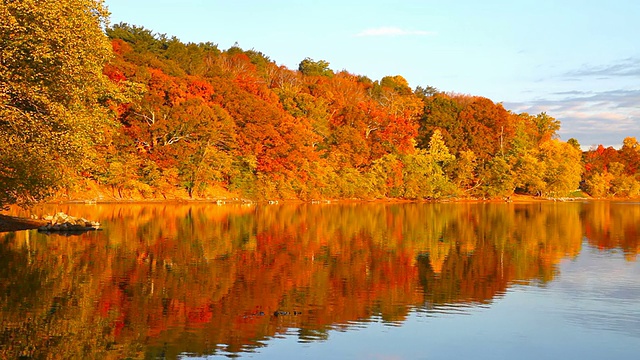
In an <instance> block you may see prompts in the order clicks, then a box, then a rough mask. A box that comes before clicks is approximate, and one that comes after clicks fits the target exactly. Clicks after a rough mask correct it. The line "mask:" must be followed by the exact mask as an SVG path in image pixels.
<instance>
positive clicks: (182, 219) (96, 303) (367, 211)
mask: <svg viewBox="0 0 640 360" xmlns="http://www.w3.org/2000/svg"><path fill="white" fill-rule="evenodd" d="M57 211H64V212H66V213H67V214H70V215H73V216H82V217H85V218H88V219H90V220H96V221H100V222H101V223H102V227H103V230H102V231H97V232H89V233H84V234H81V235H60V234H43V233H38V232H37V231H35V230H32V231H21V232H15V233H1V234H0V307H1V309H0V322H1V324H2V327H1V328H0V358H18V357H20V356H22V357H23V358H107V359H120V358H147V359H153V358H166V359H175V358H186V359H191V358H194V359H207V358H216V357H240V358H252V359H283V358H305V359H328V358H331V359H335V358H342V359H512V358H517V359H566V358H575V359H604V358H609V359H636V358H638V356H639V355H638V354H640V264H639V262H638V253H639V252H640V203H631V202H597V201H593V202H566V203H565V202H563V203H560V202H558V203H554V202H538V203H528V204H521V203H406V204H405V203H403V204H379V203H375V204H369V203H357V204H284V205H240V204H238V205H216V204H210V203H183V204H173V203H146V204H94V205H78V204H76V205H73V204H69V205H46V206H43V207H40V208H37V209H35V212H36V213H38V214H40V215H42V214H53V213H55V212H57ZM12 214H14V215H20V214H21V211H19V210H13V211H12ZM23 215H24V214H23Z"/></svg>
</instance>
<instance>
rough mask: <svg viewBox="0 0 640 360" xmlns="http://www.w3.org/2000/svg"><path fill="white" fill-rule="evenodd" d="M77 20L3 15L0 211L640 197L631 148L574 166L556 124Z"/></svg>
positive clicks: (32, 12) (313, 67)
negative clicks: (175, 203) (54, 202)
mask: <svg viewBox="0 0 640 360" xmlns="http://www.w3.org/2000/svg"><path fill="white" fill-rule="evenodd" d="M62 3H68V1H65V2H62ZM78 3H80V4H81V5H76V6H75V7H76V8H77V9H75V10H73V11H76V12H77V13H78V14H77V15H76V18H77V19H79V20H77V22H76V21H74V20H72V19H68V18H63V19H61V20H60V21H59V22H55V23H52V22H50V21H48V20H47V19H51V18H55V17H56V16H57V15H56V14H58V15H59V12H61V11H66V12H68V11H71V10H70V9H69V6H67V5H64V4H63V5H59V7H57V6H54V5H52V6H49V8H44V7H40V8H39V7H38V6H37V5H29V4H27V3H24V4H16V3H11V4H10V5H6V6H3V8H2V10H1V11H2V14H1V15H2V17H3V18H7V19H10V21H8V22H4V21H3V23H2V25H1V27H0V41H1V42H2V43H1V44H0V47H1V48H2V59H1V61H2V66H1V67H0V82H1V83H0V106H1V107H0V130H1V131H0V143H1V144H2V146H1V147H0V164H2V166H0V188H2V189H3V190H4V191H2V192H1V193H0V205H9V204H15V203H18V204H30V203H33V202H35V201H39V200H42V199H45V198H47V197H49V196H51V195H54V196H57V197H69V198H80V199H94V200H95V199H100V200H113V199H176V198H183V199H185V198H194V199H227V198H242V199H251V200H280V199H285V200H287V199H297V200H305V201H314V200H331V199H367V200H368V199H389V198H395V199H409V200H423V199H447V198H476V199H495V198H505V197H509V196H511V195H513V194H523V195H532V196H539V197H552V198H558V197H566V196H585V195H584V194H588V195H590V196H593V197H599V198H602V197H635V196H638V195H639V194H640V182H639V181H640V173H639V169H638V166H639V165H640V147H639V145H638V142H637V141H636V139H635V138H633V137H628V138H626V139H624V145H623V146H622V148H621V149H614V148H612V147H609V148H605V147H603V146H599V147H597V148H596V147H593V148H592V149H590V150H589V151H586V152H583V151H582V150H581V146H580V144H579V143H578V142H577V141H576V140H575V139H569V140H568V141H566V142H564V141H561V140H560V139H559V136H558V131H559V129H560V122H559V121H558V120H557V119H555V118H553V117H552V115H551V114H546V113H540V114H527V113H514V112H511V111H508V110H506V109H505V108H504V107H503V106H502V105H501V104H500V103H495V102H493V101H492V100H490V99H487V98H484V97H482V96H474V95H464V94H456V93H447V92H441V91H439V90H438V89H437V88H435V87H433V86H428V85H421V86H416V87H415V88H411V87H410V86H409V84H408V82H407V81H406V80H405V79H404V78H403V77H402V76H401V75H390V76H385V77H383V78H382V79H379V80H372V79H370V78H368V77H367V76H365V75H356V74H352V73H350V72H348V71H347V70H341V71H337V70H334V69H331V68H330V64H329V62H327V61H324V60H314V59H311V58H306V59H303V60H302V61H301V62H300V64H299V67H298V68H297V69H289V68H286V67H284V66H279V65H277V63H276V61H275V60H272V59H270V58H269V57H268V56H267V55H265V54H264V53H262V52H260V51H257V50H254V49H250V50H245V49H242V48H241V47H239V46H233V47H231V48H229V49H226V50H221V49H219V48H218V46H217V45H215V44H214V43H200V44H194V43H183V42H181V41H180V40H179V39H177V38H175V37H168V36H166V35H161V34H156V33H154V32H153V31H152V30H149V29H145V28H143V27H139V26H133V25H128V24H115V25H111V26H107V27H106V31H103V30H102V27H101V26H106V24H107V22H108V20H107V19H108V13H107V12H106V9H104V8H103V7H102V6H101V5H99V4H96V2H94V1H88V0H86V1H80V2H78ZM72 7H73V6H72ZM86 9H92V10H94V11H84V10H86ZM65 19H66V20H65ZM83 20H84V21H83ZM78 22H80V23H81V24H82V25H79V23H78ZM53 27H55V29H53ZM79 27H81V28H82V29H81V30H80V31H79V30H78V29H79ZM25 39H26V41H25Z"/></svg>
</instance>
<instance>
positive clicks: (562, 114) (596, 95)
mask: <svg viewBox="0 0 640 360" xmlns="http://www.w3.org/2000/svg"><path fill="white" fill-rule="evenodd" d="M552 95H555V96H551V98H547V99H537V100H532V101H528V102H513V103H505V104H504V105H505V107H507V108H508V109H511V110H512V111H514V112H516V113H519V112H527V113H529V114H536V113H539V112H542V111H544V112H546V113H547V114H549V115H550V116H553V117H555V118H556V119H558V120H560V121H561V122H562V128H561V130H560V135H561V136H562V138H563V139H564V140H567V139H568V138H571V137H575V138H577V139H578V141H579V142H580V143H581V144H582V145H583V148H588V147H589V146H591V145H596V144H603V145H605V146H609V145H613V146H620V144H622V140H623V139H624V138H625V137H627V136H635V137H638V136H640V107H638V105H637V104H639V103H640V89H638V90H610V91H600V92H598V91H568V92H559V93H555V94H552Z"/></svg>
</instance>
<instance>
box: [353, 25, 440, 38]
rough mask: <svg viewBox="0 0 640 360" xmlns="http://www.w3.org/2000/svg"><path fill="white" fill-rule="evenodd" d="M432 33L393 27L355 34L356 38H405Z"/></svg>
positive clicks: (432, 32)
mask: <svg viewBox="0 0 640 360" xmlns="http://www.w3.org/2000/svg"><path fill="white" fill-rule="evenodd" d="M435 34H436V33H435V32H434V31H424V30H407V29H401V28H398V27H393V26H383V27H378V28H372V29H365V30H362V31H361V32H359V33H357V34H356V36H359V37H362V36H407V35H419V36H426V35H435Z"/></svg>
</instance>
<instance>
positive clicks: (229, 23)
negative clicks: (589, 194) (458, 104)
mask: <svg viewBox="0 0 640 360" xmlns="http://www.w3.org/2000/svg"><path fill="white" fill-rule="evenodd" d="M105 4H106V5H107V6H108V7H109V10H110V11H111V23H112V24H116V23H119V22H126V23H129V24H133V25H139V26H144V27H145V28H147V29H150V30H152V31H154V32H156V33H161V34H166V35H168V36H176V37H178V38H179V39H180V40H182V41H184V42H206V41H209V42H212V43H215V44H218V47H219V48H220V49H222V50H224V49H228V48H229V47H231V46H232V45H233V44H234V43H236V42H237V43H238V44H239V45H240V47H241V48H243V49H254V50H257V51H261V52H263V53H264V54H265V55H267V56H269V58H270V59H271V60H273V61H275V62H276V63H278V64H280V65H285V66H287V67H288V68H290V69H297V67H298V64H299V63H300V61H301V60H303V59H304V58H306V57H310V58H312V59H314V60H326V61H328V62H329V63H330V67H331V68H332V69H333V70H336V71H340V70H343V69H344V70H347V71H349V72H351V73H354V74H359V75H366V76H368V77H370V78H371V79H373V80H378V79H380V78H382V77H383V76H386V75H402V76H403V77H405V78H406V79H407V81H408V82H409V85H410V86H411V87H412V88H415V87H416V86H418V85H420V86H423V87H424V86H427V85H430V86H434V87H436V88H438V89H439V90H442V91H448V92H456V93H464V94H471V95H479V96H485V97H488V98H490V99H491V100H493V101H495V102H502V103H503V104H504V106H505V108H507V109H509V110H512V111H514V112H529V113H532V114H536V113H539V112H542V111H546V112H547V114H549V115H550V116H553V117H555V118H557V119H558V120H560V121H561V122H562V129H561V131H560V136H561V138H562V139H563V140H567V139H569V138H572V137H573V138H576V139H578V141H579V142H580V144H581V145H582V146H583V148H588V147H590V146H591V145H595V144H604V145H606V146H609V145H613V146H618V145H619V144H621V143H622V139H624V137H627V136H634V137H636V138H638V139H639V140H640V82H639V81H638V80H640V45H639V44H640V43H639V39H640V1H635V0H608V1H592V0H582V1H577V0H576V1H574V0H562V1H560V0H537V1H530V0H510V1H508V0H504V1H501V0H500V1H498V0H485V1H477V0H460V1H446V0H437V1H431V0H422V1H418V0H395V1H383V0H368V1H347V0H343V1H334V0H324V1H294V0H286V1H285V0H281V1H279V0H273V1H268V0H227V1H216V0H153V1H150V0H135V1H133V0H105Z"/></svg>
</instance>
